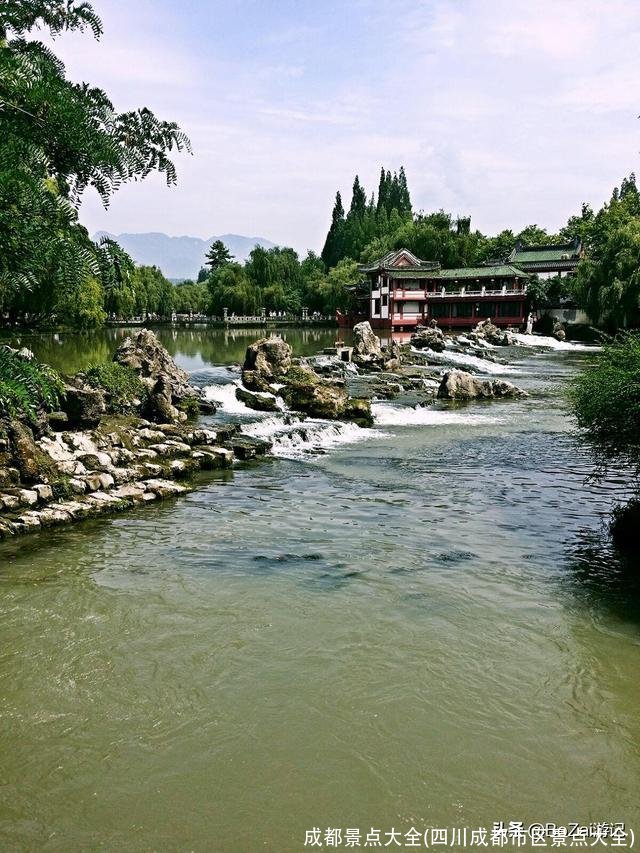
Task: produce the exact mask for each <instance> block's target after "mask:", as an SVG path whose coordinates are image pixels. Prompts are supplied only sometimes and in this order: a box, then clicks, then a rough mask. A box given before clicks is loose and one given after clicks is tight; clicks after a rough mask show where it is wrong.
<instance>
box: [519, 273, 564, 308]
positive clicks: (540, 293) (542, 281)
mask: <svg viewBox="0 0 640 853" xmlns="http://www.w3.org/2000/svg"><path fill="white" fill-rule="evenodd" d="M570 293H571V287H570V284H569V280H568V279H567V278H562V277H561V276H559V275H556V276H553V278H539V277H538V276H537V275H534V276H532V277H531V278H530V279H529V283H528V284H527V295H528V297H529V301H530V303H531V306H532V307H533V308H549V307H551V306H553V305H558V304H560V300H561V299H563V298H565V297H567V296H569V295H570Z"/></svg>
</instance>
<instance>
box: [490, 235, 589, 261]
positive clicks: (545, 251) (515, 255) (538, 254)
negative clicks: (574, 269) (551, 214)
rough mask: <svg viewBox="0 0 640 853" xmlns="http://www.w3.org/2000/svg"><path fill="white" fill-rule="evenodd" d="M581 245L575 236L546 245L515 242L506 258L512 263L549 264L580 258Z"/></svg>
mask: <svg viewBox="0 0 640 853" xmlns="http://www.w3.org/2000/svg"><path fill="white" fill-rule="evenodd" d="M581 250H582V245H581V243H580V240H579V239H578V238H577V237H576V238H574V239H573V240H571V241H570V242H569V243H555V244H553V245H547V246H524V245H523V244H522V243H517V244H516V245H515V247H514V248H513V250H512V252H511V254H510V255H509V257H508V258H507V260H508V261H509V262H510V263H512V264H527V265H528V264H532V263H539V264H549V263H557V262H559V261H573V263H577V262H578V261H579V260H580V253H581Z"/></svg>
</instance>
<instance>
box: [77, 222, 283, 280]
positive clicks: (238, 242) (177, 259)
mask: <svg viewBox="0 0 640 853" xmlns="http://www.w3.org/2000/svg"><path fill="white" fill-rule="evenodd" d="M101 237H111V238H112V239H113V240H116V241H117V242H118V243H119V244H120V245H121V246H122V248H123V249H124V250H125V251H127V252H128V253H129V254H130V255H131V257H132V258H133V260H134V261H135V262H136V263H137V264H145V265H148V266H156V267H159V268H160V269H161V270H162V272H163V273H164V275H165V276H166V277H167V278H169V279H172V280H174V281H176V280H177V281H182V280H184V279H195V278H196V277H197V275H198V271H199V270H200V268H201V267H202V266H203V265H204V261H205V255H206V253H207V251H208V250H209V247H210V246H211V244H212V243H213V241H214V240H222V242H223V243H224V244H225V246H226V247H227V249H228V250H229V251H230V252H231V254H232V255H233V256H234V258H235V260H236V261H239V262H241V263H242V262H243V261H245V260H246V259H247V258H248V256H249V253H250V252H251V250H252V249H253V248H254V246H263V247H264V248H265V249H271V248H273V246H275V243H272V242H271V241H270V240H266V239H265V238H264V237H244V236H243V235H242V234H221V235H220V236H219V237H210V238H209V239H208V240H202V239H201V238H200V237H169V235H168V234H162V233H160V232H150V233H148V234H109V233H108V232H107V231H98V232H97V233H96V234H94V235H93V239H94V240H99V239H100V238H101Z"/></svg>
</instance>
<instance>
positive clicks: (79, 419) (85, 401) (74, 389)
mask: <svg viewBox="0 0 640 853" xmlns="http://www.w3.org/2000/svg"><path fill="white" fill-rule="evenodd" d="M74 381H75V380H74ZM60 405H61V409H62V411H63V412H64V413H65V414H66V416H67V423H68V426H69V427H70V428H71V429H94V428H95V427H97V426H98V424H99V423H100V418H101V417H102V415H103V414H104V413H105V409H106V406H105V401H104V392H103V391H101V390H99V389H97V388H90V387H89V386H88V385H83V384H82V383H80V382H78V383H77V384H71V383H70V382H67V383H65V386H64V392H63V397H62V402H61V404H60Z"/></svg>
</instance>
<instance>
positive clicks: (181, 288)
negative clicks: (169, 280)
mask: <svg viewBox="0 0 640 853" xmlns="http://www.w3.org/2000/svg"><path fill="white" fill-rule="evenodd" d="M209 301H210V300H209V290H208V288H207V285H206V279H205V282H203V283H199V282H193V281H183V282H181V283H180V284H178V285H176V287H175V289H174V292H173V308H174V311H176V313H177V314H206V313H207V312H208V310H209Z"/></svg>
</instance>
